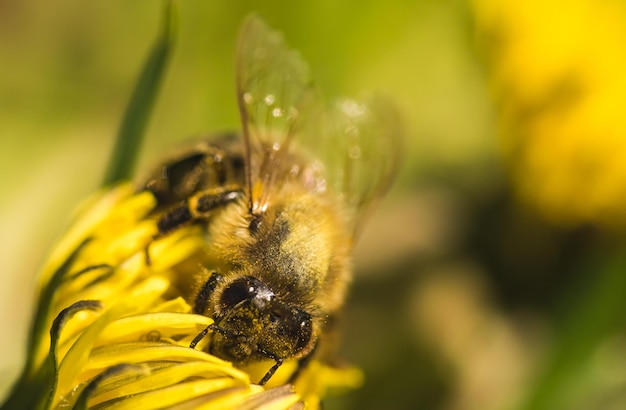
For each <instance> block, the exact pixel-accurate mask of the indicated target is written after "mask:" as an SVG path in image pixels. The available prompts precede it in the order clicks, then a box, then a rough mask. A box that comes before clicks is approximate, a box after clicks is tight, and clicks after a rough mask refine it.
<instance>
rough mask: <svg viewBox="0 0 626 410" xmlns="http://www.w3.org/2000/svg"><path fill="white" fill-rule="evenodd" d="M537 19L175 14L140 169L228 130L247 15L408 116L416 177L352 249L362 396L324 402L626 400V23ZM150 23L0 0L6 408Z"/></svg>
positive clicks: (353, 342)
mask: <svg viewBox="0 0 626 410" xmlns="http://www.w3.org/2000/svg"><path fill="white" fill-rule="evenodd" d="M524 4H525V5H524V6H519V5H517V3H514V2H495V1H488V0H484V1H478V0H477V1H473V2H467V1H461V0H458V1H439V0H418V1H415V0H403V1H395V2H387V3H373V2H372V4H365V2H361V1H354V0H348V1H343V2H336V1H331V0H318V1H315V2H300V3H299V2H279V1H265V2H253V1H240V2H236V3H235V2H227V1H223V0H216V1H205V0H181V1H179V2H178V6H179V12H180V16H179V36H178V39H177V44H176V48H175V52H174V55H173V58H172V60H171V65H170V68H169V71H168V73H167V75H166V78H165V82H164V84H163V89H162V92H161V94H160V96H159V99H158V102H157V105H156V108H155V113H154V116H153V118H152V120H151V122H150V126H149V129H148V132H147V134H146V137H145V141H144V146H143V149H142V154H141V157H140V166H139V169H142V168H144V169H145V167H146V166H147V165H150V164H152V163H154V161H155V160H156V159H157V158H158V157H160V156H161V155H162V154H163V153H164V152H167V150H168V149H169V148H168V147H171V146H172V145H175V144H176V142H177V141H182V140H185V139H188V138H191V137H195V136H200V135H203V134H206V133H210V132H215V131H221V130H229V129H237V128H238V127H239V118H238V111H237V107H236V100H235V93H234V72H233V58H234V55H233V53H234V48H235V47H234V45H235V40H236V37H237V33H238V29H239V26H240V23H241V21H242V20H243V17H244V16H245V15H247V14H248V13H250V12H251V11H257V12H258V13H259V14H260V15H261V16H262V17H263V18H264V19H265V20H266V21H267V22H268V23H269V24H270V25H271V26H273V27H275V28H276V29H278V30H279V31H282V32H283V33H284V35H285V37H286V39H287V42H288V43H289V44H290V45H291V46H292V47H294V48H297V49H298V50H300V51H301V53H302V55H303V56H304V58H305V59H306V60H307V61H308V62H309V65H310V68H311V73H312V76H313V77H314V78H315V79H316V80H317V82H318V84H319V86H320V88H321V89H322V90H323V91H324V93H325V94H326V95H327V96H344V95H348V96H350V95H359V93H361V92H362V91H364V90H365V91H368V90H370V91H379V92H381V93H383V94H386V95H387V96H389V97H390V98H392V99H393V100H395V101H396V102H397V105H398V106H399V107H400V110H401V111H402V115H403V117H404V119H405V122H406V124H405V126H406V139H407V149H406V151H407V152H406V162H405V164H404V167H403V169H402V172H401V175H400V178H399V181H398V183H397V184H396V186H395V187H394V189H393V190H392V192H391V194H390V195H389V198H388V199H386V201H384V202H383V204H382V205H381V206H380V209H379V210H378V212H377V213H376V215H374V217H373V218H372V219H371V221H370V223H369V226H368V228H367V229H366V231H365V234H364V236H363V238H362V240H361V242H360V244H359V246H358V248H357V257H356V266H357V274H356V278H355V282H354V286H353V292H352V294H351V297H350V300H349V302H348V307H347V309H346V315H345V318H344V322H345V323H344V327H345V334H344V346H343V352H344V356H345V357H346V359H348V360H349V361H350V362H351V363H354V364H356V365H358V366H360V367H362V368H363V370H364V371H365V375H366V384H365V385H364V386H363V388H362V389H360V390H357V391H354V392H350V393H349V394H346V395H342V396H338V397H336V398H330V399H329V400H328V401H327V408H329V409H333V408H346V409H352V408H355V409H356V408H361V409H379V408H395V409H403V408H406V409H415V408H424V409H478V408H480V409H508V408H528V409H534V408H537V409H539V408H546V409H548V408H549V409H560V408H562V409H596V408H603V409H612V408H615V409H618V408H626V393H624V392H626V370H625V369H626V359H625V358H626V355H625V354H624V353H626V338H624V332H623V330H624V325H625V324H626V323H624V319H623V317H624V314H623V313H624V312H626V306H625V305H626V297H625V296H626V262H625V261H624V258H623V256H622V255H623V254H624V252H623V249H624V248H623V228H622V227H623V226H624V221H626V218H625V217H624V215H623V213H624V212H623V210H622V208H626V207H623V206H622V204H623V199H624V198H626V195H624V192H626V171H624V169H626V166H624V165H622V163H626V161H624V159H625V158H626V156H625V153H626V151H625V150H624V146H626V142H625V141H626V137H625V131H624V130H626V126H624V124H622V122H623V121H624V118H626V116H623V115H622V112H621V111H622V110H623V108H622V107H623V104H621V105H620V101H621V100H620V95H621V96H623V95H626V94H624V93H620V91H622V90H624V89H625V88H626V86H624V85H623V82H624V79H623V78H622V77H623V74H622V73H624V72H626V71H625V70H620V68H624V67H626V63H624V61H622V58H621V57H619V55H620V53H619V52H618V51H619V50H620V44H624V42H620V41H621V40H622V39H626V33H625V32H624V29H623V27H626V25H625V24H623V23H624V22H626V9H625V8H624V6H623V5H621V3H620V2H615V1H611V0H604V1H599V2H595V3H592V2H579V3H577V4H576V5H575V6H570V5H568V6H563V5H562V4H560V2H538V1H530V2H525V3H524ZM161 11H162V3H161V2H155V1H153V0H135V1H132V2H129V1H121V0H106V1H105V0H94V1H90V2H84V1H78V0H59V1H56V2H45V1H42V0H20V1H17V0H0V172H1V175H2V184H0V227H1V229H0V249H2V260H3V268H2V269H1V270H0V272H1V275H2V281H3V283H4V285H3V286H2V287H1V289H0V324H1V325H2V326H3V329H4V331H3V332H0V351H1V352H2V356H0V357H1V360H0V375H1V376H0V388H1V391H2V392H4V391H6V389H7V388H8V387H9V386H10V384H11V381H12V379H13V377H15V376H16V375H17V373H18V371H19V368H20V365H21V363H22V360H23V354H24V344H25V340H26V331H27V326H28V320H29V318H30V314H31V311H32V304H33V297H32V295H33V289H34V288H35V283H36V272H37V267H38V265H39V264H40V263H41V262H42V260H43V258H44V257H45V255H46V252H47V249H48V248H49V247H50V246H51V244H52V243H53V241H54V238H56V237H58V236H59V235H60V234H61V233H62V232H63V228H64V227H65V226H66V224H67V223H68V221H69V218H70V216H71V211H72V209H73V208H74V207H75V206H76V205H77V204H78V203H79V202H80V200H81V199H82V198H84V197H86V196H87V195H88V194H89V193H91V192H93V191H94V190H95V189H96V188H97V187H98V186H99V184H100V182H101V180H102V178H103V176H104V172H105V168H106V163H107V160H108V157H109V154H110V151H111V149H112V145H113V141H114V138H115V133H116V131H117V127H118V124H119V121H120V118H121V116H122V113H123V110H124V108H125V106H126V103H127V101H128V98H129V95H130V92H131V90H132V87H133V84H134V81H135V79H136V76H137V74H138V72H139V69H140V67H141V65H142V63H143V61H144V59H145V57H146V55H147V53H148V50H149V48H150V47H151V45H152V44H153V42H154V39H155V36H156V33H157V32H158V25H159V22H160V16H161ZM590 33H594V34H593V35H591V34H590ZM622 117H624V118H622ZM623 171H624V172H623Z"/></svg>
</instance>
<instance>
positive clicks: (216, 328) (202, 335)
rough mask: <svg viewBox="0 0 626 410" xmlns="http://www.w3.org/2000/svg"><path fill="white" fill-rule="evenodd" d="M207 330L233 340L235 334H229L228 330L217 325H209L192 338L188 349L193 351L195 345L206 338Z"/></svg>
mask: <svg viewBox="0 0 626 410" xmlns="http://www.w3.org/2000/svg"><path fill="white" fill-rule="evenodd" d="M209 330H212V331H214V332H218V333H221V334H222V335H225V336H226V337H229V338H235V337H236V336H235V334H234V333H232V332H229V331H228V330H226V329H224V328H222V327H219V326H218V325H216V324H215V323H211V324H210V325H208V326H207V327H205V328H204V330H203V331H202V332H200V333H198V334H197V335H196V337H194V338H193V340H192V341H191V343H189V347H190V348H192V349H195V347H196V345H197V344H198V343H199V342H200V341H201V340H202V339H204V338H205V337H206V335H207V334H208V333H209Z"/></svg>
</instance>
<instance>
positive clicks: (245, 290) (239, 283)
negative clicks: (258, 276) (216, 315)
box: [220, 278, 256, 308]
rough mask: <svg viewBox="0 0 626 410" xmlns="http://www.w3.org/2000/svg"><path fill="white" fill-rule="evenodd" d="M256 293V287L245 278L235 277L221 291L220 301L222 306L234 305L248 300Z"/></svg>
mask: <svg viewBox="0 0 626 410" xmlns="http://www.w3.org/2000/svg"><path fill="white" fill-rule="evenodd" d="M255 294H256V287H255V286H254V283H252V282H251V281H250V280H249V279H247V278H241V279H237V280H236V281H234V282H233V283H231V284H230V285H228V287H226V289H224V292H222V297H221V298H220V302H221V303H222V305H223V306H224V307H230V308H232V307H235V306H237V305H238V304H239V303H241V302H243V301H245V300H250V299H251V298H253V297H254V295H255Z"/></svg>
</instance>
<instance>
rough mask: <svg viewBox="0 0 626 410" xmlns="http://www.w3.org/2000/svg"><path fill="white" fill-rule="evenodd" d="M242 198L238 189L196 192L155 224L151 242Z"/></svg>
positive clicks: (148, 252)
mask: <svg viewBox="0 0 626 410" xmlns="http://www.w3.org/2000/svg"><path fill="white" fill-rule="evenodd" d="M242 196H243V191H242V190H241V189H240V188H238V187H219V188H213V189H209V190H206V191H201V192H198V193H197V194H195V195H193V196H191V197H189V198H187V199H185V200H184V201H182V202H181V203H180V204H179V205H178V206H176V207H175V208H173V209H171V210H170V211H169V212H167V213H166V214H165V215H163V217H162V218H161V219H159V221H158V222H157V229H158V232H157V234H156V235H155V236H154V238H153V240H154V239H158V238H160V237H161V236H163V235H165V234H167V233H169V232H171V231H173V230H175V229H177V228H180V227H181V226H184V225H187V224H188V223H191V222H194V221H198V220H203V219H207V218H208V217H209V216H210V215H211V213H212V212H213V211H214V210H215V209H217V208H220V207H222V206H224V205H226V204H229V203H231V202H233V201H236V200H237V199H239V198H241V197H242ZM149 248H150V244H148V245H147V246H146V248H145V250H144V252H145V260H146V264H147V265H151V264H152V260H151V258H150V250H149Z"/></svg>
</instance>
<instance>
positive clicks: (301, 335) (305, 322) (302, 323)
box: [294, 309, 313, 351]
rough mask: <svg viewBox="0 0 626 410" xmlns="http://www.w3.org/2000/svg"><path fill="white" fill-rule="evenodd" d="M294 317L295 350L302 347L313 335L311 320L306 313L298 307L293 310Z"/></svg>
mask: <svg viewBox="0 0 626 410" xmlns="http://www.w3.org/2000/svg"><path fill="white" fill-rule="evenodd" d="M294 318H295V320H296V323H297V324H298V330H297V334H298V340H297V342H296V351H299V350H302V349H304V348H305V347H306V346H307V345H308V344H309V343H310V341H311V337H313V321H312V320H311V316H310V315H309V314H308V313H306V312H304V311H302V310H299V309H298V310H297V311H296V312H295V315H294Z"/></svg>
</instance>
